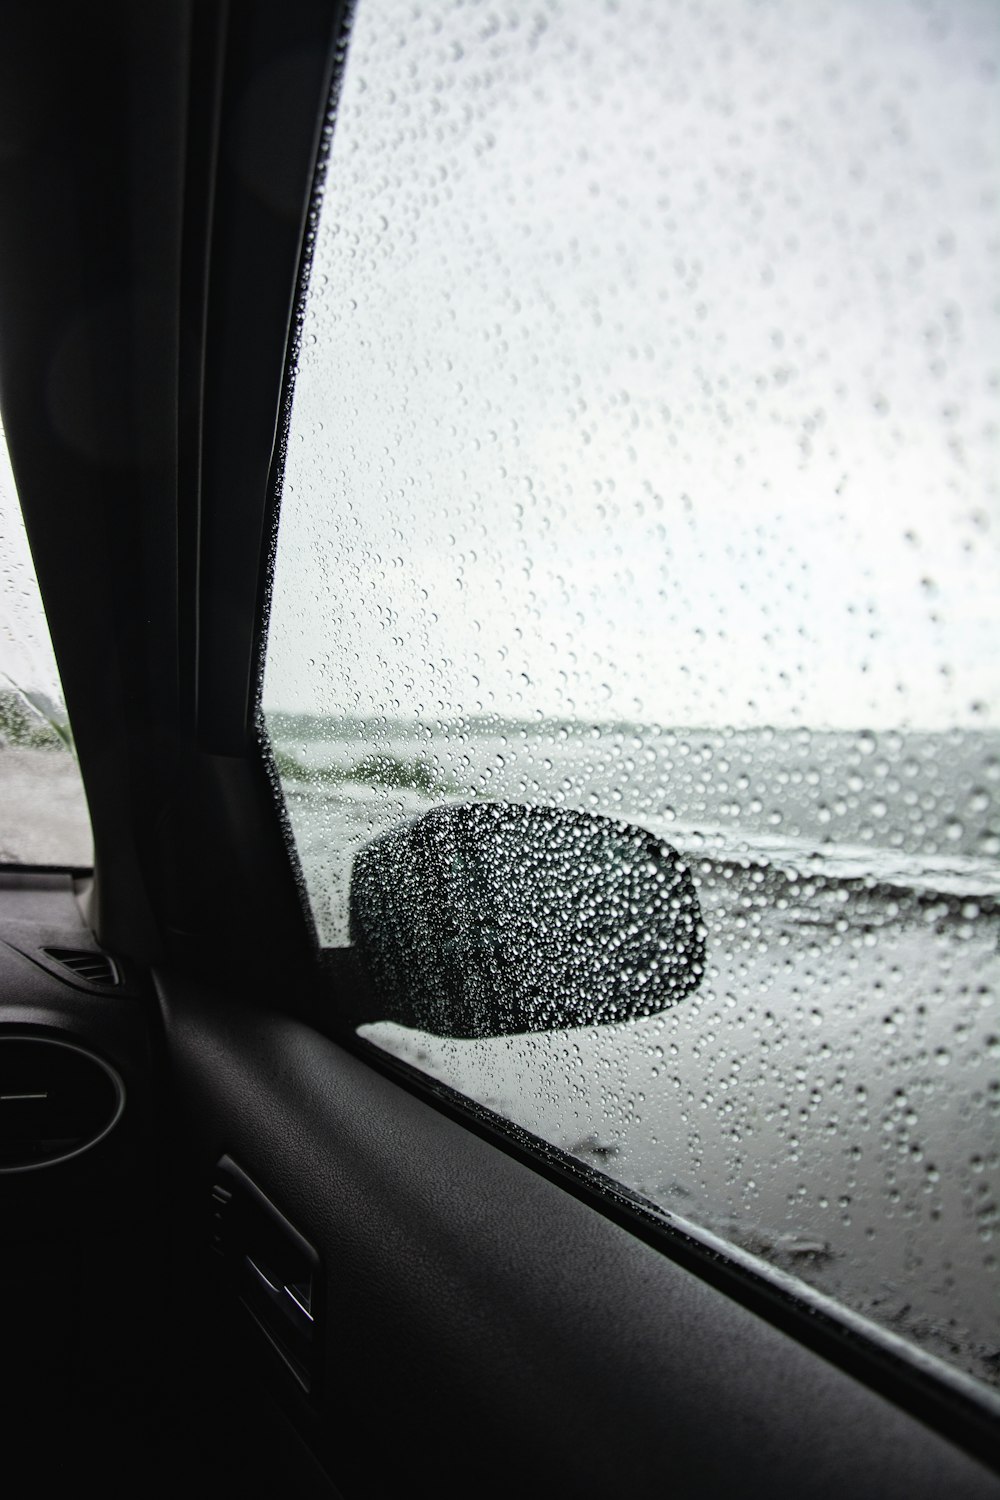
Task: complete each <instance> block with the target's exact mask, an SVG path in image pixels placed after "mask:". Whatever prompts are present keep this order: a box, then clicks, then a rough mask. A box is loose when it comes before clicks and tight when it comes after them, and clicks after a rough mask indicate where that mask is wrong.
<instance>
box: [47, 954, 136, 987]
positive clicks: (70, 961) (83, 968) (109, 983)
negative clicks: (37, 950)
mask: <svg viewBox="0 0 1000 1500" xmlns="http://www.w3.org/2000/svg"><path fill="white" fill-rule="evenodd" d="M43 951H44V953H45V956H46V957H47V958H51V959H52V960H53V961H54V962H55V963H57V964H59V965H61V967H62V968H64V969H68V970H69V972H70V973H71V974H72V975H73V977H74V978H75V979H82V980H84V982H85V983H87V984H100V985H103V986H105V987H106V988H109V989H113V988H115V987H116V986H117V985H120V984H121V982H122V980H121V975H120V974H119V972H118V967H117V965H116V964H115V961H114V959H112V958H109V957H108V955H107V954H106V953H95V952H94V950H93V949H88V948H46V949H44V950H43Z"/></svg>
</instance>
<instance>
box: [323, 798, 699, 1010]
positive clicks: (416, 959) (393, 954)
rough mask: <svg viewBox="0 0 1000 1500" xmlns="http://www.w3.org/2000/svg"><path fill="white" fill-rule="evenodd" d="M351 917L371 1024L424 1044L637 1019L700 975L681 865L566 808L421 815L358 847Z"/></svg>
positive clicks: (661, 848)
mask: <svg viewBox="0 0 1000 1500" xmlns="http://www.w3.org/2000/svg"><path fill="white" fill-rule="evenodd" d="M350 912H351V940H352V943H353V945H354V947H355V950H356V952H357V955H358V957H359V959H360V960H361V963H362V965H363V967H364V969H365V970H366V972H367V977H368V980H369V982H370V985H371V989H372V995H373V999H374V1001H375V1003H376V1005H377V1008H378V1013H379V1018H380V1019H385V1020H392V1021H397V1022H400V1023H401V1024H402V1025H404V1026H414V1027H419V1028H420V1029H421V1030H423V1031H429V1032H431V1033H433V1034H434V1035H436V1036H447V1037H488V1036H507V1035H511V1034H514V1033H518V1032H530V1031H548V1030H556V1029H562V1028H565V1027H571V1026H593V1025H595V1024H601V1023H611V1022H618V1021H626V1020H629V1019H631V1018H633V1017H636V1016H648V1015H652V1014H654V1013H655V1012H657V1011H661V1010H665V1009H666V1008H667V1007H668V1006H670V1005H673V1004H675V1003H676V1002H677V1001H678V1000H681V999H683V997H684V996H685V995H687V994H689V993H690V992H691V990H693V989H695V988H696V986H697V985H698V983H699V981H700V979H701V976H702V972H703V969H704V962H705V937H704V929H703V927H702V924H701V914H700V909H699V906H698V897H697V894H696V892H695V888H694V882H693V881H692V878H691V874H690V871H689V870H688V867H687V865H686V864H685V862H684V861H683V859H682V858H681V857H680V855H678V854H677V852H676V851H675V850H674V849H672V848H671V847H670V846H669V845H668V844H665V843H663V842H662V841H661V840H660V839H658V838H656V837H655V836H654V835H653V834H651V833H649V832H648V831H647V830H646V829H643V828H635V827H633V826H631V825H630V824H627V823H619V822H615V821H614V820H613V819H611V818H606V817H600V816H597V815H596V814H592V813H583V812H576V811H570V810H567V809H565V808H555V807H525V806H521V805H520V804H511V803H502V802H468V803H461V804H445V805H443V806H441V807H436V808H434V809H432V810H431V811H430V812H428V813H425V814H424V815H423V816H422V817H420V818H418V819H416V820H415V821H413V822H410V823H407V824H405V825H404V826H402V827H400V828H395V829H392V830H390V831H389V832H388V833H385V834H382V835H381V836H380V837H378V838H376V839H374V840H373V841H372V842H371V843H370V844H368V845H366V846H365V848H364V849H363V850H362V851H361V853H360V854H359V855H358V856H357V858H356V859H355V861H354V868H353V871H352V876H351V896H350ZM374 1018H375V1017H374V1016H373V1017H372V1019H374Z"/></svg>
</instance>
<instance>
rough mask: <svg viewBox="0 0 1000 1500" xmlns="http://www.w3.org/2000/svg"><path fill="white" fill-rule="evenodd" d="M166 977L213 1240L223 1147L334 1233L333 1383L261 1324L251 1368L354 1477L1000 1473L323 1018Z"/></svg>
mask: <svg viewBox="0 0 1000 1500" xmlns="http://www.w3.org/2000/svg"><path fill="white" fill-rule="evenodd" d="M159 990H160V995H161V1001H162V1008H163V1016H164V1025H165V1032H166V1039H167V1047H168V1053H169V1058H170V1064H171V1067H172V1070H173V1076H174V1079H175V1085H176V1098H177V1102H178V1109H179V1114H180V1119H179V1122H178V1124H179V1127H180V1137H179V1138H180V1139H181V1140H182V1141H183V1143H184V1153H185V1159H186V1161H187V1168H186V1171H187V1172H188V1174H189V1177H188V1181H189V1183H190V1184H191V1185H192V1191H194V1192H195V1194H196V1196H197V1193H198V1192H200V1193H202V1194H203V1200H202V1201H203V1202H204V1204H205V1225H206V1227H205V1231H204V1233H205V1244H206V1251H205V1254H206V1259H207V1257H208V1250H207V1243H208V1237H209V1231H208V1221H209V1208H208V1200H209V1192H210V1185H211V1180H212V1174H213V1171H214V1169H215V1166H216V1164H217V1162H218V1161H219V1159H220V1158H221V1157H222V1156H223V1155H224V1154H227V1153H228V1154H229V1155H230V1156H231V1157H233V1158H234V1159H235V1160H236V1161H237V1162H238V1163H239V1165H240V1166H241V1167H242V1168H243V1170H244V1171H246V1172H247V1173H248V1174H249V1175H250V1177H251V1178H252V1179H253V1180H254V1181H255V1182H256V1184H257V1185H258V1187H259V1188H261V1189H262V1190H263V1192H265V1193H266V1194H267V1196H268V1197H269V1198H270V1199H271V1201H272V1202H273V1203H274V1204H275V1205H276V1206H277V1207H278V1208H279V1210H280V1211H281V1212H282V1213H283V1214H284V1215H285V1216H286V1217H287V1218H288V1219H289V1220H290V1221H291V1223H292V1224H293V1225H294V1226H295V1228H296V1229H297V1230H298V1231H299V1232H300V1233H302V1234H303V1235H305V1236H306V1238H307V1239H308V1240H310V1241H311V1242H312V1243H313V1244H314V1245H315V1246H316V1247H317V1249H318V1251H319V1254H320V1259H321V1263H322V1271H323V1276H324V1280H325V1286H326V1299H325V1301H326V1314H325V1320H324V1327H323V1330H322V1334H323V1339H324V1342H325V1352H324V1358H323V1366H322V1369H323V1373H322V1383H321V1385H320V1387H319V1390H318V1393H317V1395H316V1397H315V1400H313V1401H309V1400H308V1399H307V1398H305V1397H304V1396H303V1395H302V1393H301V1391H299V1390H298V1388H297V1387H296V1386H295V1382H294V1381H293V1380H292V1379H291V1377H290V1376H289V1377H287V1378H286V1374H285V1371H284V1369H283V1368H282V1367H281V1365H280V1362H278V1361H275V1360H274V1359H273V1357H272V1351H271V1350H270V1349H269V1347H268V1346H267V1343H266V1341H264V1340H263V1339H259V1338H258V1339H257V1341H256V1342H257V1345H258V1347H257V1349H256V1356H257V1361H258V1363H257V1365H256V1366H253V1367H252V1368H254V1369H255V1371H256V1373H255V1374H254V1375H253V1380H254V1381H255V1382H256V1381H257V1380H258V1378H259V1376H260V1375H261V1373H262V1374H263V1376H264V1377H265V1378H267V1379H268V1380H269V1381H270V1382H272V1383H273V1385H274V1389H275V1393H276V1396H277V1399H278V1400H279V1402H280V1404H281V1405H282V1406H283V1407H284V1408H285V1409H286V1410H287V1411H289V1412H290V1413H291V1414H292V1415H293V1418H294V1420H295V1421H296V1423H297V1425H298V1426H299V1427H300V1429H301V1430H302V1431H303V1432H304V1433H305V1434H306V1436H307V1438H308V1441H309V1442H310V1443H311V1444H312V1445H313V1446H314V1448H315V1450H316V1452H317V1453H318V1454H319V1455H320V1456H321V1457H322V1460H323V1462H324V1463H325V1465H326V1466H327V1467H328V1469H329V1472H330V1473H331V1475H332V1477H333V1479H334V1480H335V1482H336V1483H337V1485H338V1486H339V1487H340V1488H341V1489H342V1490H343V1493H344V1494H345V1495H347V1496H355V1495H357V1496H366V1497H367V1496H381V1495H385V1496H395V1495H399V1494H403V1493H406V1492H407V1491H408V1489H410V1488H412V1487H413V1486H415V1485H416V1484H417V1483H418V1482H423V1481H428V1482H430V1483H431V1484H432V1486H433V1489H434V1492H435V1493H438V1494H445V1495H447V1494H454V1495H460V1494H476V1495H494V1494H496V1495H501V1494H504V1495H506V1494H510V1493H514V1492H517V1491H521V1492H527V1493H532V1494H534V1493H542V1492H543V1491H544V1490H550V1491H551V1492H552V1493H556V1494H560V1493H562V1494H574V1495H607V1494H623V1495H630V1496H645V1495H650V1496H652V1495H657V1496H659V1495H663V1494H677V1495H692V1496H694V1495H697V1496H705V1495H716V1494H717V1495H723V1494H730V1493H731V1492H732V1489H733V1486H734V1483H736V1482H737V1480H738V1483H739V1487H740V1490H741V1492H742V1493H744V1494H746V1493H749V1494H764V1493H768V1494H773V1493H775V1492H777V1493H782V1494H801V1495H816V1496H820V1495H828V1494H829V1495H831V1496H833V1495H839V1494H843V1493H850V1494H856V1495H879V1496H891V1495H899V1496H904V1495H905V1496H908V1497H912V1496H916V1495H925V1494H926V1495H928V1496H930V1495H940V1494H942V1493H946V1494H950V1495H970V1496H972V1495H980V1494H982V1495H992V1494H996V1493H1000V1485H998V1483H997V1481H996V1479H995V1478H994V1477H993V1476H991V1475H989V1474H988V1473H987V1472H986V1471H985V1470H983V1469H982V1468H980V1466H979V1465H978V1464H977V1463H976V1462H975V1461H973V1460H972V1459H970V1458H968V1457H966V1456H964V1455H963V1454H961V1453H959V1452H958V1450H957V1449H955V1448H953V1447H952V1446H951V1445H950V1444H949V1443H947V1442H946V1441H944V1440H943V1439H941V1438H939V1437H938V1436H936V1435H934V1434H932V1433H931V1432H930V1431H929V1430H928V1429H926V1428H925V1427H923V1426H922V1425H921V1424H920V1423H918V1422H917V1421H915V1420H914V1419H912V1418H910V1417H908V1416H906V1415H904V1414H903V1413H902V1412H901V1411H899V1410H898V1409H897V1408H895V1407H894V1406H892V1405H891V1404H890V1403H889V1402H887V1401H886V1400H884V1399H883V1398H881V1397H879V1396H877V1395H875V1394H873V1393H872V1392H870V1391H868V1390H866V1389H864V1387H862V1386H861V1385H859V1384H858V1383H857V1382H856V1381H855V1380H853V1379H851V1378H850V1377H849V1376H848V1375H847V1374H845V1373H843V1372H842V1371H840V1370H837V1369H835V1368H834V1367H833V1366H832V1365H831V1364H829V1363H828V1362H827V1361H825V1360H824V1359H822V1358H821V1357H819V1356H818V1355H816V1354H813V1353H811V1352H810V1351H808V1350H807V1349H805V1348H804V1347H802V1345H800V1344H799V1343H797V1342H796V1341H795V1340H793V1339H792V1338H790V1337H788V1336H787V1335H786V1334H784V1333H781V1332H779V1331H778V1330H777V1329H775V1328H774V1327H771V1326H769V1325H768V1324H767V1323H766V1322H765V1321H763V1320H762V1319H761V1318H759V1317H758V1316H756V1315H755V1314H754V1313H752V1312H750V1311H748V1310H747V1309H745V1308H743V1307H740V1306H738V1305H737V1304H736V1303H734V1302H732V1301H731V1300H729V1299H728V1298H727V1297H726V1296H725V1295H723V1294H722V1293H721V1292H719V1291H717V1290H715V1289H713V1288H712V1287H710V1286H708V1285H706V1284H705V1283H704V1282H703V1281H701V1280H699V1278H698V1277H696V1276H695V1275H693V1274H692V1273H691V1272H690V1271H687V1270H685V1269H682V1268H681V1267H680V1266H678V1265H676V1264H673V1263H672V1262H671V1261H670V1260H669V1259H667V1258H666V1257H665V1256H664V1255H663V1254H661V1253H659V1252H658V1251H657V1250H656V1249H654V1248H652V1247H650V1246H649V1245H646V1244H643V1243H642V1242H641V1241H640V1240H639V1239H637V1238H635V1237H634V1236H633V1235H631V1234H629V1233H628V1232H627V1231H626V1230H625V1229H624V1228H622V1227H621V1226H619V1225H617V1224H615V1223H612V1222H611V1221H610V1220H609V1219H608V1218H606V1217H605V1216H604V1215H602V1214H601V1213H599V1212H597V1211H595V1210H594V1209H593V1208H592V1207H590V1206H588V1205H587V1204H585V1203H582V1202H580V1201H579V1200H577V1199H576V1198H574V1197H572V1196H570V1195H569V1194H568V1193H566V1192H565V1191H563V1190H562V1189H561V1188H560V1187H559V1186H558V1185H556V1184H555V1183H553V1182H551V1181H548V1180H546V1179H545V1178H544V1177H543V1176H541V1175H539V1174H538V1173H537V1172H535V1171H533V1170H532V1169H531V1168H530V1166H528V1165H526V1164H525V1163H523V1162H521V1161H518V1160H515V1159H514V1158H513V1157H512V1156H510V1155H508V1154H507V1153H506V1152H504V1151H503V1150H500V1149H498V1148H497V1147H496V1146H495V1145H493V1144H491V1143H490V1142H488V1141H486V1140H484V1139H481V1138H479V1137H478V1136H477V1135H475V1134H473V1133H471V1132H470V1131H469V1130H467V1129H465V1128H463V1126H462V1125H461V1124H459V1123H457V1122H456V1121H454V1120H452V1119H449V1118H446V1117H445V1116H444V1115H443V1114H442V1113H440V1112H439V1111H438V1110H436V1109H435V1108H433V1107H431V1106H430V1105H429V1104H427V1103H425V1102H423V1101H422V1100H420V1099H418V1098H415V1097H414V1096H413V1095H412V1094H411V1093H410V1092H408V1091H407V1090H406V1089H404V1088H402V1087H400V1085H399V1084H398V1083H396V1082H394V1081H392V1080H390V1079H388V1078H386V1077H384V1076H382V1075H381V1074H379V1073H378V1072H376V1071H374V1070H373V1069H372V1068H371V1067H369V1066H367V1065H366V1064H365V1062H363V1061H362V1060H360V1059H359V1058H358V1057H356V1056H353V1055H352V1054H351V1053H350V1052H348V1051H346V1050H345V1049H344V1048H343V1047H341V1046H339V1045H337V1044H335V1043H334V1042H332V1041H330V1040H328V1039H327V1038H325V1037H323V1036H321V1035H320V1034H319V1033H317V1032H316V1031H314V1030H312V1029H311V1027H309V1026H307V1025H305V1024H304V1023H302V1022H300V1021H296V1020H293V1019H290V1018H288V1017H283V1016H279V1015H277V1014H273V1013H272V1014H268V1013H267V1012H266V1011H264V1010H260V1009H248V1007H247V1004H246V1001H245V998H243V997H240V996H232V995H230V996H226V995H224V994H223V993H221V992H215V991H210V990H208V989H204V988H199V987H198V986H196V985H194V984H192V983H191V982H190V981H186V980H182V979H180V978H177V977H173V976H161V977H160V979H159ZM196 1183H197V1184H198V1186H197V1188H194V1186H193V1185H194V1184H196ZM223 1300H224V1299H223ZM219 1326H223V1325H222V1324H221V1323H220V1325H219ZM228 1326H229V1329H230V1333H229V1336H232V1333H231V1328H232V1325H231V1323H230V1324H229V1325H228ZM253 1331H254V1330H251V1332H253ZM252 1349H253V1341H251V1350H252Z"/></svg>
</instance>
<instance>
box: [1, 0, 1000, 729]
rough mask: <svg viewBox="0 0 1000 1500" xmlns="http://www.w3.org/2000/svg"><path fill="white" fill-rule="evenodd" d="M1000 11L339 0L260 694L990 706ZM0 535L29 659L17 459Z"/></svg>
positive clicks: (468, 706) (319, 703)
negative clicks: (345, 11) (325, 168)
mask: <svg viewBox="0 0 1000 1500" xmlns="http://www.w3.org/2000/svg"><path fill="white" fill-rule="evenodd" d="M542 22H544V25H543V24H541V23H542ZM998 35H1000V7H997V6H996V5H995V4H994V3H993V0H963V3H956V0H947V3H944V0H942V3H938V4H933V3H932V4H924V3H921V4H911V3H908V0H879V3H877V4H871V3H861V0H857V3H851V0H836V3H831V4H829V5H824V4H821V3H819V0H817V3H809V0H777V3H767V0H762V3H757V0H754V3H747V4H741V3H738V0H716V3H710V4H705V5H691V4H686V3H685V4H679V5H672V4H666V3H650V4H647V5H643V4H628V3H623V4H620V5H613V6H612V5H605V4H603V3H596V0H595V3H581V0H574V3H573V4H569V3H566V4H564V5H557V4H549V5H544V4H542V5H532V6H524V5H508V6H498V5H496V4H480V5H476V4H472V5H469V4H466V5H463V6H455V5H451V4H444V3H427V4H423V5H413V4H410V3H398V0H392V3H390V0H362V3H361V5H360V6H359V11H358V19H357V23H356V28H355V36H354V40H353V44H352V55H351V58H350V61H349V65H348V70H347V77H346V82H345V87H344V92H343V98H342V105H341V109H340V113H339V119H338V124H337V129H336V132H335V135H334V144H333V151H332V157H331V163H330V169H329V175H328V181H327V185H326V192H325V199H324V206H323V212H322V218H321V223H320V228H319V234H318V242H317V248H316V257H315V263H314V269H313V274H312V281H311V288H310V295H309V301H308V307H307V318H306V327H305V335H304V345H303V357H302V360H301V366H300V370H299V375H298V384H297V391H296V399H295V406H294V413H293V430H292V439H291V444H290V455H289V462H288V469H287V485H286V495H285V499H284V506H283V518H282V529H281V538H280V546H279V556H278V567H277V586H276V595H275V604H274V610H273V617H272V631H271V647H270V657H269V666H268V675H267V685H266V698H267V702H268V703H269V705H270V706H273V707H282V708H306V707H308V708H312V709H314V710H321V711H329V712H338V711H344V710H346V711H351V710H354V711H362V712H377V711H380V710H384V711H389V712H399V713H402V714H405V715H418V716H420V717H426V718H435V717H437V716H438V715H440V714H447V713H451V712H454V711H455V710H459V709H462V710H466V711H473V712H476V711H480V710H482V711H489V710H495V711H497V712H499V713H502V714H512V715H516V716H518V717H531V716H533V715H534V714H537V713H545V714H550V713H551V714H557V715H561V716H574V715H575V716H580V717H600V718H618V717H625V718H639V719H649V720H657V721H660V722H664V723H674V724H684V723H692V724H695V723H696V724H725V723H734V724H742V723H753V722H764V723H776V724H780V723H805V724H812V725H824V724H825V725H834V726H836V725H845V726H851V727H858V726H862V725H870V726H872V727H879V726H882V725H888V724H906V723H909V724H913V725H926V726H935V725H945V724H973V723H976V724H986V723H995V722H996V716H997V710H998V698H1000V695H998V693H997V668H996V666H995V645H996V630H995V618H996V599H997V588H998V583H1000V562H998V548H1000V524H998V523H1000V515H998V510H1000V505H998V479H997V476H998V468H1000V465H998V461H997V460H998V452H997V396H998V385H1000V374H998V369H1000V327H998V322H1000V317H998V296H997V288H998V286H1000V274H998V271H1000V267H998V242H1000V212H998V189H1000V85H998V75H997V64H998V57H1000V47H998ZM0 548H2V556H3V574H2V583H3V597H2V604H0V672H3V673H8V674H9V675H10V676H12V677H14V678H15V680H18V681H22V682H24V683H25V684H26V685H29V686H31V687H35V688H38V687H41V688H42V689H43V690H51V688H52V686H53V673H52V669H51V666H50V665H47V661H46V651H45V642H46V636H45V632H44V626H43V623H42V622H41V621H40V617H39V614H38V609H37V605H36V604H35V603H34V602H33V601H32V599H31V598H30V589H29V581H30V564H29V561H28V558H27V549H26V546H25V544H24V540H23V532H22V531H21V529H20V527H19V524H18V522H17V520H16V517H15V506H14V505H13V501H12V489H11V486H10V484H9V481H8V479H7V478H6V477H5V476H4V475H3V473H2V470H0Z"/></svg>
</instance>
